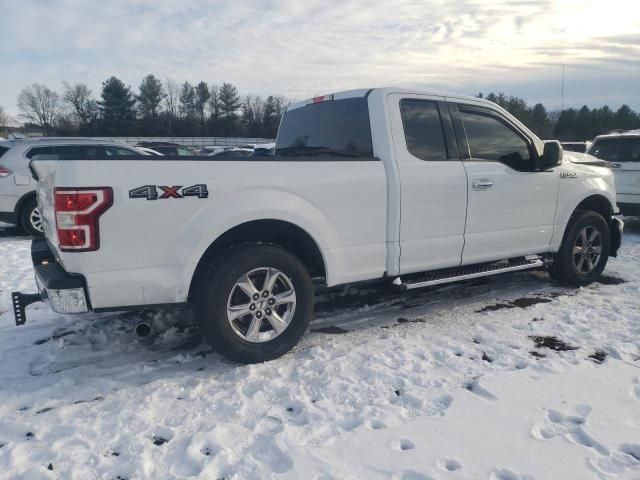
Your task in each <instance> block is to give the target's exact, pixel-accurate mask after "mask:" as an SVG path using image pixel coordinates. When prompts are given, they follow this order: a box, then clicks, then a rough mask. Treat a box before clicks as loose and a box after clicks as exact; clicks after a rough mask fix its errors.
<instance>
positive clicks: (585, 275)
mask: <svg viewBox="0 0 640 480" xmlns="http://www.w3.org/2000/svg"><path fill="white" fill-rule="evenodd" d="M610 238H611V237H610V234H609V225H608V224H607V222H606V221H605V219H604V218H603V217H602V215H600V214H599V213H597V212H593V211H585V210H577V211H576V212H575V213H574V214H573V215H572V216H571V219H570V220H569V224H568V225H567V230H566V231H565V234H564V238H563V239H562V246H561V247H560V250H559V251H558V253H556V254H555V255H554V258H553V264H552V265H551V267H550V268H549V274H550V275H551V276H552V277H553V278H555V279H556V280H559V281H561V282H563V283H567V284H569V285H574V286H577V287H582V286H585V285H589V284H591V283H593V282H595V281H596V280H597V279H598V278H599V277H600V275H601V274H602V271H603V270H604V268H605V266H606V265H607V260H608V259H609V248H610V247H609V246H610Z"/></svg>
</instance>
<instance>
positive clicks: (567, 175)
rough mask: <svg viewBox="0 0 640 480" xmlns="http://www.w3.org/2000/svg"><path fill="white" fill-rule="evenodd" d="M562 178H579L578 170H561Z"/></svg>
mask: <svg viewBox="0 0 640 480" xmlns="http://www.w3.org/2000/svg"><path fill="white" fill-rule="evenodd" d="M560 178H578V174H577V173H576V172H560Z"/></svg>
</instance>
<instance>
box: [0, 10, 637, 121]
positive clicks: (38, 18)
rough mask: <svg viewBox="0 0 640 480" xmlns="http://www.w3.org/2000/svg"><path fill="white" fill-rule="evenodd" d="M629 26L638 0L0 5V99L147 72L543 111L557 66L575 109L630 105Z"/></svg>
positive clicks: (555, 85)
mask: <svg viewBox="0 0 640 480" xmlns="http://www.w3.org/2000/svg"><path fill="white" fill-rule="evenodd" d="M638 31H640V9H638V8H637V6H636V5H635V0H634V1H623V0H620V1H616V0H610V1H607V2H604V1H598V0H596V1H583V0H557V1H497V0H458V1H445V0H423V1H418V0H396V1H394V2H370V1H364V0H352V1H347V0H342V1H338V0H306V1H304V2H300V1H299V0H282V1H280V0H245V1H235V2H231V1H225V2H223V1H209V0H181V1H180V2H176V1H174V0H153V1H152V0H139V1H135V2H132V1H131V0H110V1H109V2H90V1H87V0H49V1H45V0H41V1H38V0H21V1H20V0H5V1H4V2H3V11H2V16H1V17H0V45H2V49H1V51H0V72H1V73H0V105H3V106H4V107H5V108H6V110H8V111H9V112H12V113H15V112H16V108H15V101H16V97H17V95H18V93H19V91H20V89H21V88H22V87H24V86H25V85H28V84H30V83H33V82H40V83H45V84H47V85H48V86H50V87H51V88H54V89H60V88H61V83H62V81H63V80H67V81H70V82H83V83H87V84H88V85H89V86H90V87H91V88H92V89H93V90H94V93H96V94H97V93H98V92H99V89H100V85H101V82H102V81H104V80H105V79H106V78H108V77H110V76H111V75H116V76H118V77H120V78H122V79H123V80H124V81H125V82H126V83H128V84H131V85H132V86H133V87H134V89H135V88H137V86H138V85H139V83H140V81H141V79H142V78H143V77H144V75H146V74H147V73H150V72H151V73H154V74H155V75H157V76H159V77H161V78H166V77H171V78H174V79H176V80H178V81H184V80H188V81H190V82H192V83H195V82H198V81H199V80H205V81H207V82H209V83H213V84H220V83H222V82H225V81H228V82H232V83H234V84H236V85H237V86H238V87H239V89H240V91H241V92H242V93H244V94H249V93H252V94H262V95H265V94H271V93H273V94H284V95H288V96H293V97H297V98H306V97H309V96H312V95H314V94H320V93H324V92H330V91H334V90H342V89H349V88H358V87H369V86H382V85H398V84H402V85H421V86H431V87H436V88H440V89H444V90H448V91H455V92H459V93H477V91H480V90H482V91H485V92H486V91H488V90H501V91H504V92H506V93H509V94H514V95H520V96H524V97H525V98H527V99H528V100H530V101H540V100H542V99H546V100H547V102H548V104H549V106H551V107H554V106H558V105H559V103H560V100H559V97H558V95H556V92H557V91H559V82H560V72H561V69H562V65H563V64H566V65H567V70H568V71H570V72H572V74H576V75H579V76H580V78H583V79H584V82H583V84H580V85H579V86H580V88H578V89H576V90H573V91H572V90H568V92H567V93H568V94H569V95H570V97H571V98H574V97H575V99H576V100H575V101H576V102H578V103H584V102H585V101H586V99H590V101H593V102H595V103H597V104H604V103H610V104H612V105H614V106H615V105H617V104H619V103H622V102H626V103H629V104H630V105H631V106H632V107H633V108H640V99H638V95H637V94H638V88H637V85H638V84H640V68H638V67H639V65H638V59H639V58H640V55H638V53H639V50H638V45H639V44H640V42H639V40H640V38H639V35H638V34H637V32H638ZM634 82H635V86H634ZM568 86H569V85H567V87H568ZM586 86H588V87H589V89H587V88H586ZM582 98H584V99H585V100H582Z"/></svg>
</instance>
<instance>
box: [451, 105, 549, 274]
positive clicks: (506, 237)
mask: <svg viewBox="0 0 640 480" xmlns="http://www.w3.org/2000/svg"><path fill="white" fill-rule="evenodd" d="M451 110H452V112H453V116H454V122H455V124H456V125H460V126H459V127H458V129H457V130H456V131H457V132H458V130H460V132H459V133H460V134H459V136H461V137H463V138H466V140H467V145H465V147H466V148H468V151H467V152H464V153H465V154H464V155H463V157H466V159H465V160H464V165H465V168H466V170H467V175H468V178H469V186H468V195H469V203H468V209H467V224H466V229H465V244H464V252H463V254H462V264H463V265H469V264H474V263H481V262H487V261H494V260H501V259H505V258H513V257H519V256H522V255H527V254H537V253H543V252H547V251H549V245H550V242H551V237H552V235H553V224H554V219H555V213H556V205H557V198H558V186H559V176H558V174H557V172H555V170H556V169H555V168H554V169H550V170H547V171H538V170H537V168H536V164H535V163H536V159H537V158H538V157H537V155H538V152H537V151H534V149H535V148H536V146H535V144H534V142H533V140H532V139H531V138H529V137H528V135H527V134H526V133H525V132H523V131H522V130H521V129H520V128H519V127H518V126H517V125H515V124H514V123H513V122H511V120H510V119H509V118H508V117H506V116H504V115H502V114H501V113H500V112H498V111H496V110H493V109H489V108H485V107H480V106H477V105H468V104H463V103H461V104H451Z"/></svg>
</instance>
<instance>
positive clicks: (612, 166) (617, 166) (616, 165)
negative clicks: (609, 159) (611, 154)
mask: <svg viewBox="0 0 640 480" xmlns="http://www.w3.org/2000/svg"><path fill="white" fill-rule="evenodd" d="M620 167H622V165H620V164H619V163H612V164H611V168H620Z"/></svg>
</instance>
